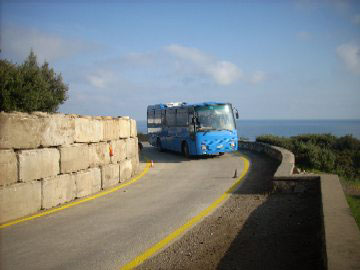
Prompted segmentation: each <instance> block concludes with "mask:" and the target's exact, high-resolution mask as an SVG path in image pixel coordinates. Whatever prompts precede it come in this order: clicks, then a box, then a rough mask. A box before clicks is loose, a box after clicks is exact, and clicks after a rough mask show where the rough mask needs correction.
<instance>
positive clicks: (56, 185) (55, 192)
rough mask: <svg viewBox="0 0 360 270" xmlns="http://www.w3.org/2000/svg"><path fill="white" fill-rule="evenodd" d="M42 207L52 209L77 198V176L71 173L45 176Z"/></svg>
mask: <svg viewBox="0 0 360 270" xmlns="http://www.w3.org/2000/svg"><path fill="white" fill-rule="evenodd" d="M41 183H42V194H43V195H42V203H41V206H42V209H50V208H52V207H54V206H57V205H59V204H62V203H66V202H69V201H72V200H74V199H75V195H76V186H75V178H74V177H72V175H71V174H62V175H57V176H54V177H50V178H45V179H44V180H43V181H42V182H41Z"/></svg>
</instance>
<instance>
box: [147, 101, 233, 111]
mask: <svg viewBox="0 0 360 270" xmlns="http://www.w3.org/2000/svg"><path fill="white" fill-rule="evenodd" d="M224 104H229V103H228V102H214V101H208V102H201V103H186V102H170V103H161V104H155V105H149V106H148V110H154V109H167V108H181V107H197V106H208V105H224Z"/></svg>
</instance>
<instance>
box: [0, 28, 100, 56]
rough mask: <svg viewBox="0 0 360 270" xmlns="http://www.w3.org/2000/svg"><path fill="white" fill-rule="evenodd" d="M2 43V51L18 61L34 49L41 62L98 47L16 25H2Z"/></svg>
mask: <svg viewBox="0 0 360 270" xmlns="http://www.w3.org/2000/svg"><path fill="white" fill-rule="evenodd" d="M0 45H1V49H2V53H4V54H5V55H9V56H11V57H12V58H14V59H15V60H17V61H22V60H23V59H25V57H26V56H27V55H28V54H29V52H30V49H33V51H34V52H35V54H36V55H37V57H38V60H39V62H40V63H42V62H43V61H44V60H47V61H52V60H57V59H62V58H68V57H71V56H73V55H75V54H77V53H80V52H82V53H83V52H86V51H93V50H96V49H98V45H95V44H93V43H89V42H85V41H82V40H77V39H68V38H63V37H61V36H58V35H55V34H52V33H47V32H43V31H39V30H37V29H34V28H27V27H20V26H14V25H7V26H2V33H1V44H0Z"/></svg>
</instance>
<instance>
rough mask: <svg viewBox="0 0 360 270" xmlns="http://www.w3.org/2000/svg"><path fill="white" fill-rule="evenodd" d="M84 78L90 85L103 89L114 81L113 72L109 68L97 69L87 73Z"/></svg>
mask: <svg viewBox="0 0 360 270" xmlns="http://www.w3.org/2000/svg"><path fill="white" fill-rule="evenodd" d="M86 79H87V81H88V83H90V85H92V86H94V87H95V88H100V89H104V88H107V87H109V86H110V85H111V84H113V83H114V81H115V76H114V73H113V72H112V71H111V70H102V69H100V70H97V71H95V72H92V73H91V74H88V75H87V76H86Z"/></svg>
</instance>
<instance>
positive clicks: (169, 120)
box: [166, 109, 176, 127]
mask: <svg viewBox="0 0 360 270" xmlns="http://www.w3.org/2000/svg"><path fill="white" fill-rule="evenodd" d="M166 124H167V125H168V126H169V127H174V126H176V110H171V109H170V110H166Z"/></svg>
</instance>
